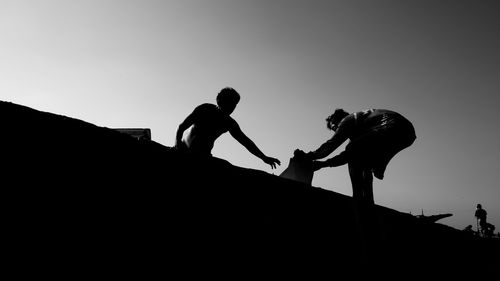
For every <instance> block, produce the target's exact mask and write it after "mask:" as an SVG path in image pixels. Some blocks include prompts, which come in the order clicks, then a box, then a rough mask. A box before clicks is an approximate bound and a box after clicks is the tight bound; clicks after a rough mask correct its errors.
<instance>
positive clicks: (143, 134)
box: [115, 128, 151, 141]
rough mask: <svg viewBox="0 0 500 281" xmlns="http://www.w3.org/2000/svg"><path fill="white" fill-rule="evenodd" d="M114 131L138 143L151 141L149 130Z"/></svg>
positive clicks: (126, 129) (129, 129)
mask: <svg viewBox="0 0 500 281" xmlns="http://www.w3.org/2000/svg"><path fill="white" fill-rule="evenodd" d="M115 130H116V131H118V132H120V133H124V134H127V135H129V136H131V137H133V138H135V139H137V140H139V141H150V140H151V129H149V128H115Z"/></svg>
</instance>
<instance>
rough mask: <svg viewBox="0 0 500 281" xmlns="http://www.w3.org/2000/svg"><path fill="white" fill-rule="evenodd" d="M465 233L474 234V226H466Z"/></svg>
mask: <svg viewBox="0 0 500 281" xmlns="http://www.w3.org/2000/svg"><path fill="white" fill-rule="evenodd" d="M463 231H464V232H467V233H471V234H474V230H472V224H469V225H468V226H466V227H465V228H464V230H463Z"/></svg>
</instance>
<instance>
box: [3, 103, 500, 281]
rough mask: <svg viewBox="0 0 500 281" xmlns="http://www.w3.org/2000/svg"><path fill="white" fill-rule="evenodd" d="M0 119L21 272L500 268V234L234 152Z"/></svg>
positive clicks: (10, 107)
mask: <svg viewBox="0 0 500 281" xmlns="http://www.w3.org/2000/svg"><path fill="white" fill-rule="evenodd" d="M0 120H1V124H2V127H1V129H2V138H1V140H0V144H1V145H0V149H1V155H2V158H1V159H2V161H1V163H2V164H1V165H2V166H1V172H2V179H3V180H2V182H3V184H2V187H3V188H2V189H3V192H2V193H3V194H4V196H2V199H3V200H2V201H4V206H5V207H6V208H5V209H4V212H5V213H4V217H5V220H4V227H3V232H4V241H6V243H5V244H6V247H5V250H4V253H5V254H6V255H7V256H8V257H9V263H8V264H7V265H6V267H7V268H11V269H12V270H14V271H15V272H16V273H17V276H23V275H28V274H35V275H37V276H43V275H49V276H58V275H59V276H72V277H73V276H82V275H86V276H92V277H94V276H95V277H97V276H99V277H118V276H120V277H121V276H123V277H128V276H134V275H135V276H140V277H141V278H144V277H145V276H146V275H150V274H154V275H158V274H159V275H160V276H164V277H166V276H180V277H182V278H185V279H187V278H189V277H199V276H203V277H208V276H215V277H229V278H231V279H240V278H241V277H247V276H254V277H259V278H267V277H272V276H275V277H281V278H284V277H296V278H300V277H299V276H308V279H311V278H312V279H314V278H313V277H315V276H326V277H331V278H335V277H339V276H340V274H346V273H347V274H351V275H353V276H371V275H375V276H379V277H388V276H391V275H394V276H399V277H401V278H402V279H406V277H415V276H416V275H419V274H421V275H422V276H429V274H431V273H432V274H436V273H437V274H444V275H451V276H464V275H463V274H466V273H472V274H474V276H476V275H477V274H480V273H481V271H480V270H478V268H487V269H488V268H489V269H492V268H493V267H494V266H496V265H497V264H499V263H498V261H499V257H498V253H499V250H500V247H499V243H498V240H484V239H478V238H476V237H472V236H469V235H467V234H466V233H464V232H461V231H458V230H456V229H453V228H450V227H447V226H444V225H441V224H437V223H431V222H426V221H423V220H418V219H416V218H415V217H413V216H411V215H408V214H403V213H400V212H397V211H394V210H391V209H388V208H385V207H381V206H376V207H366V206H358V205H356V204H355V202H353V200H351V198H350V197H348V196H344V195H341V194H337V193H334V192H331V191H327V190H323V189H321V188H315V187H310V186H307V185H303V184H301V183H298V182H294V181H291V180H287V179H283V178H279V177H277V176H274V175H270V174H268V173H265V172H262V171H257V170H251V169H244V168H240V167H235V166H233V165H231V164H230V163H228V162H226V161H224V160H221V159H217V158H197V157H196V156H193V155H185V154H180V153H178V152H176V151H174V150H172V149H170V148H168V147H165V146H162V145H160V144H158V143H155V142H140V141H137V140H135V139H133V138H132V137H129V136H127V135H125V134H121V133H119V132H116V131H114V130H111V129H108V128H104V127H98V126H95V125H92V124H89V123H86V122H83V121H80V120H76V119H72V118H68V117H65V116H60V115H55V114H51V113H46V112H40V111H37V110H34V109H30V108H27V107H23V106H20V105H16V104H12V103H7V102H0ZM478 257H480V258H478ZM484 262H486V265H482V263H484ZM433 276H435V275H433Z"/></svg>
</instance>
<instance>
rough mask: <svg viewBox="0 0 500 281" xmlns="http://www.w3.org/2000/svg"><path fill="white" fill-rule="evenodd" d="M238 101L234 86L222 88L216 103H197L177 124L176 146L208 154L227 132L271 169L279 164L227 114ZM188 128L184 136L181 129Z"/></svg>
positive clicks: (229, 113)
mask: <svg viewBox="0 0 500 281" xmlns="http://www.w3.org/2000/svg"><path fill="white" fill-rule="evenodd" d="M239 101H240V95H239V94H238V92H236V90H234V89H233V88H224V89H222V90H221V91H220V92H219V94H218V95H217V105H214V104H209V103H205V104H202V105H199V106H198V107H196V108H195V109H194V111H193V112H192V113H191V114H190V115H189V116H188V117H186V119H185V120H184V121H183V122H182V123H181V124H180V125H179V128H178V129H177V134H176V138H175V148H177V149H179V150H184V151H189V152H193V153H196V154H201V155H208V156H211V155H212V154H211V152H212V148H213V146H214V143H215V140H216V139H217V138H219V137H220V136H221V135H222V134H224V133H226V132H229V133H230V134H231V136H233V138H235V139H236V140H237V141H238V142H239V143H240V144H242V145H243V146H244V147H245V148H246V149H247V150H248V151H249V152H250V153H252V154H253V155H255V156H257V157H258V158H260V159H261V160H262V161H264V162H265V163H266V164H269V165H270V166H271V168H273V169H274V168H276V164H278V165H280V164H281V163H280V161H279V160H278V159H276V158H272V157H268V156H266V155H265V154H264V153H262V151H260V149H259V148H258V147H257V145H255V143H254V142H253V141H252V140H251V139H250V138H248V137H247V136H246V135H245V134H244V133H243V131H242V130H241V129H240V126H239V125H238V123H237V122H236V121H235V120H234V119H233V118H232V117H231V116H230V115H231V113H233V111H234V110H235V108H236V105H237V104H238V102H239ZM189 128H191V129H190V131H189V133H188V135H187V137H186V138H185V139H183V134H184V131H186V130H187V129H189Z"/></svg>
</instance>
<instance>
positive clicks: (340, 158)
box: [313, 151, 349, 171]
mask: <svg viewBox="0 0 500 281" xmlns="http://www.w3.org/2000/svg"><path fill="white" fill-rule="evenodd" d="M348 155H349V154H348V152H347V151H342V152H341V153H339V154H338V155H336V156H334V157H332V158H330V159H328V160H325V161H313V170H314V171H317V170H320V169H322V168H326V167H338V166H342V165H345V164H347V163H348V161H349V156H348Z"/></svg>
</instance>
